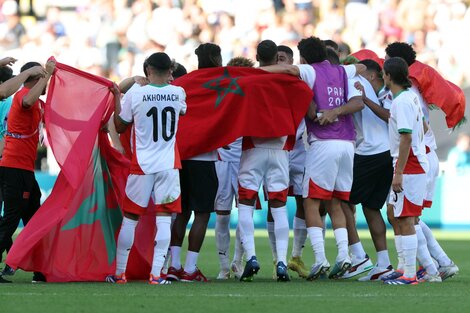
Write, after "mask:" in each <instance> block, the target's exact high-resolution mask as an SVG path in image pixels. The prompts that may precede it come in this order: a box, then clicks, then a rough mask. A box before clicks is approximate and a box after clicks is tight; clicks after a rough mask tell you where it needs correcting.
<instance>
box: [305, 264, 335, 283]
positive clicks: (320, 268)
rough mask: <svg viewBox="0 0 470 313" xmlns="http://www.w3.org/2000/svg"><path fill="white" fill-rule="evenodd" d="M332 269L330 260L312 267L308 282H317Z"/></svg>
mask: <svg viewBox="0 0 470 313" xmlns="http://www.w3.org/2000/svg"><path fill="white" fill-rule="evenodd" d="M329 269H330V263H328V260H324V261H323V262H322V263H316V264H313V265H312V268H311V269H310V273H309V274H308V276H307V280H316V279H318V278H319V277H320V276H322V275H325V274H326V273H327V272H328V270H329Z"/></svg>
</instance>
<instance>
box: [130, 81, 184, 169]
mask: <svg viewBox="0 0 470 313" xmlns="http://www.w3.org/2000/svg"><path fill="white" fill-rule="evenodd" d="M130 96H131V110H132V116H133V121H134V137H133V143H134V145H133V147H134V158H133V164H132V165H133V168H134V167H136V166H138V167H140V169H141V170H142V172H143V173H145V174H149V173H155V172H159V171H162V170H166V169H170V168H178V167H180V160H179V155H178V151H177V146H176V132H177V130H178V121H179V115H180V114H184V113H185V112H186V102H185V100H186V94H185V92H184V89H183V88H181V87H177V86H172V85H160V86H157V85H152V84H149V85H146V86H139V87H138V88H133V89H132V90H131V94H130ZM133 168H131V171H134V170H133ZM134 169H135V170H137V171H138V168H134Z"/></svg>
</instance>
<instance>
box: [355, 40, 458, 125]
mask: <svg viewBox="0 0 470 313" xmlns="http://www.w3.org/2000/svg"><path fill="white" fill-rule="evenodd" d="M351 55H352V56H354V57H356V58H357V59H359V60H365V59H372V60H374V61H376V62H377V63H379V64H380V65H381V66H383V63H384V61H383V59H381V58H379V57H378V56H377V54H376V53H375V52H373V51H371V50H367V49H363V50H359V51H357V52H355V53H353V54H351ZM409 76H410V78H411V80H412V81H413V84H415V85H416V86H417V87H418V89H419V92H420V93H421V95H422V96H423V98H424V100H425V101H426V102H427V103H428V105H435V106H437V107H439V108H440V109H441V110H442V111H443V112H444V113H445V115H446V123H447V127H449V128H452V127H455V126H457V125H458V124H459V122H460V121H462V120H463V119H464V114H465V105H466V100H465V95H464V93H463V90H462V89H461V88H459V87H458V86H456V85H455V84H453V83H452V82H450V81H448V80H446V79H445V78H444V77H442V76H441V74H439V73H438V72H437V71H436V70H435V69H434V68H432V67H431V66H429V65H427V64H424V63H421V62H419V61H415V62H414V63H413V64H411V66H410V67H409Z"/></svg>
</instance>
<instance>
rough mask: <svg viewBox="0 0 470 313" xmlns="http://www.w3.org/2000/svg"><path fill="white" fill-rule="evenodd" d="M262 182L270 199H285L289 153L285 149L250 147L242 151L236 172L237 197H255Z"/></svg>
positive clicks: (287, 186)
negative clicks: (237, 172)
mask: <svg viewBox="0 0 470 313" xmlns="http://www.w3.org/2000/svg"><path fill="white" fill-rule="evenodd" d="M263 182H265V184H266V188H267V190H268V195H269V199H270V200H274V199H275V200H279V201H283V202H285V201H287V191H288V188H289V154H288V152H287V151H286V150H280V149H279V150H274V149H264V148H252V149H249V150H245V151H243V152H242V157H241V160H240V172H239V174H238V197H239V199H250V200H252V199H256V196H257V195H258V190H259V188H260V186H261V184H262V183H263Z"/></svg>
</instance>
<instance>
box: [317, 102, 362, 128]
mask: <svg viewBox="0 0 470 313" xmlns="http://www.w3.org/2000/svg"><path fill="white" fill-rule="evenodd" d="M364 107H365V105H364V102H363V101H362V97H352V98H351V99H349V101H348V102H347V103H346V104H345V105H342V106H339V107H337V108H335V109H333V110H321V111H320V112H321V113H322V116H321V117H320V118H319V119H318V121H319V122H320V125H327V124H331V123H334V122H335V121H336V119H337V118H338V117H339V116H342V115H348V114H353V113H356V112H358V111H361V110H362V109H364Z"/></svg>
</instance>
